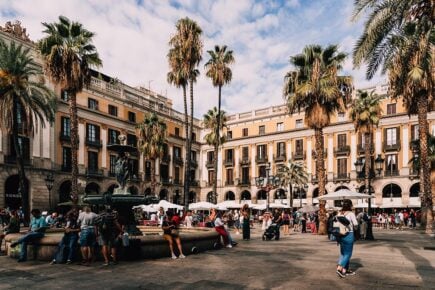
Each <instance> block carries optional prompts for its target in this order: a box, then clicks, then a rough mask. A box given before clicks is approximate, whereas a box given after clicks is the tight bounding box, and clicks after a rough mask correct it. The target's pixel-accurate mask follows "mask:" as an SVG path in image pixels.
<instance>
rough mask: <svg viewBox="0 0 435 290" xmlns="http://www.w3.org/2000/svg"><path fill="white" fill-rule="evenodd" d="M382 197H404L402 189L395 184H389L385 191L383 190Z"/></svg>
mask: <svg viewBox="0 0 435 290" xmlns="http://www.w3.org/2000/svg"><path fill="white" fill-rule="evenodd" d="M382 197H384V198H393V197H402V189H401V188H400V186H398V185H397V184H394V183H390V184H387V185H385V187H384V189H382Z"/></svg>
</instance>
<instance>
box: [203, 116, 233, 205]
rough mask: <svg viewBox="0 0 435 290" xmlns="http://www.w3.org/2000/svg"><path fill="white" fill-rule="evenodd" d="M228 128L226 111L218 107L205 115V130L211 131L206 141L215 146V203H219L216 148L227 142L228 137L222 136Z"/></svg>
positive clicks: (205, 138)
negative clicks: (222, 132)
mask: <svg viewBox="0 0 435 290" xmlns="http://www.w3.org/2000/svg"><path fill="white" fill-rule="evenodd" d="M226 126H227V116H226V115H225V111H223V110H221V111H220V112H219V111H218V109H217V108H216V107H213V109H210V110H208V112H207V113H206V114H204V128H206V129H209V130H210V132H209V133H208V134H206V135H205V136H204V140H205V142H206V143H207V144H208V145H211V146H214V156H213V158H214V159H213V162H214V180H213V194H214V196H213V202H215V203H216V202H217V178H218V177H217V176H218V175H217V163H218V157H217V155H218V151H217V150H216V147H219V146H220V145H222V144H224V143H225V142H226V137H225V136H223V135H221V133H220V132H221V131H222V130H223V129H224V128H226Z"/></svg>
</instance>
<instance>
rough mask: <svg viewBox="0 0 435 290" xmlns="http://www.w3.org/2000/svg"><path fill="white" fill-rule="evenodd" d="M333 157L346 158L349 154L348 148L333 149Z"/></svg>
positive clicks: (346, 146)
mask: <svg viewBox="0 0 435 290" xmlns="http://www.w3.org/2000/svg"><path fill="white" fill-rule="evenodd" d="M334 154H335V156H348V155H349V154H350V146H349V145H344V146H339V147H335V148H334Z"/></svg>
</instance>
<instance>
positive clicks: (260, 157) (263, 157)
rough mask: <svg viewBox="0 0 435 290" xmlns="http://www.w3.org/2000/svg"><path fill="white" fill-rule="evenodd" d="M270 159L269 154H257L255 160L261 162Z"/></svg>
mask: <svg viewBox="0 0 435 290" xmlns="http://www.w3.org/2000/svg"><path fill="white" fill-rule="evenodd" d="M267 161H268V158H267V156H255V162H257V163H259V164H261V163H266V162H267Z"/></svg>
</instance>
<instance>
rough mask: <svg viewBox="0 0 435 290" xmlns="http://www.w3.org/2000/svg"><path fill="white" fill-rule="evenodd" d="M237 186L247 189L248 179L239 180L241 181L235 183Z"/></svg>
mask: <svg viewBox="0 0 435 290" xmlns="http://www.w3.org/2000/svg"><path fill="white" fill-rule="evenodd" d="M237 186H240V187H248V186H251V181H250V180H249V179H246V180H244V179H241V180H239V182H238V183H237Z"/></svg>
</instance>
